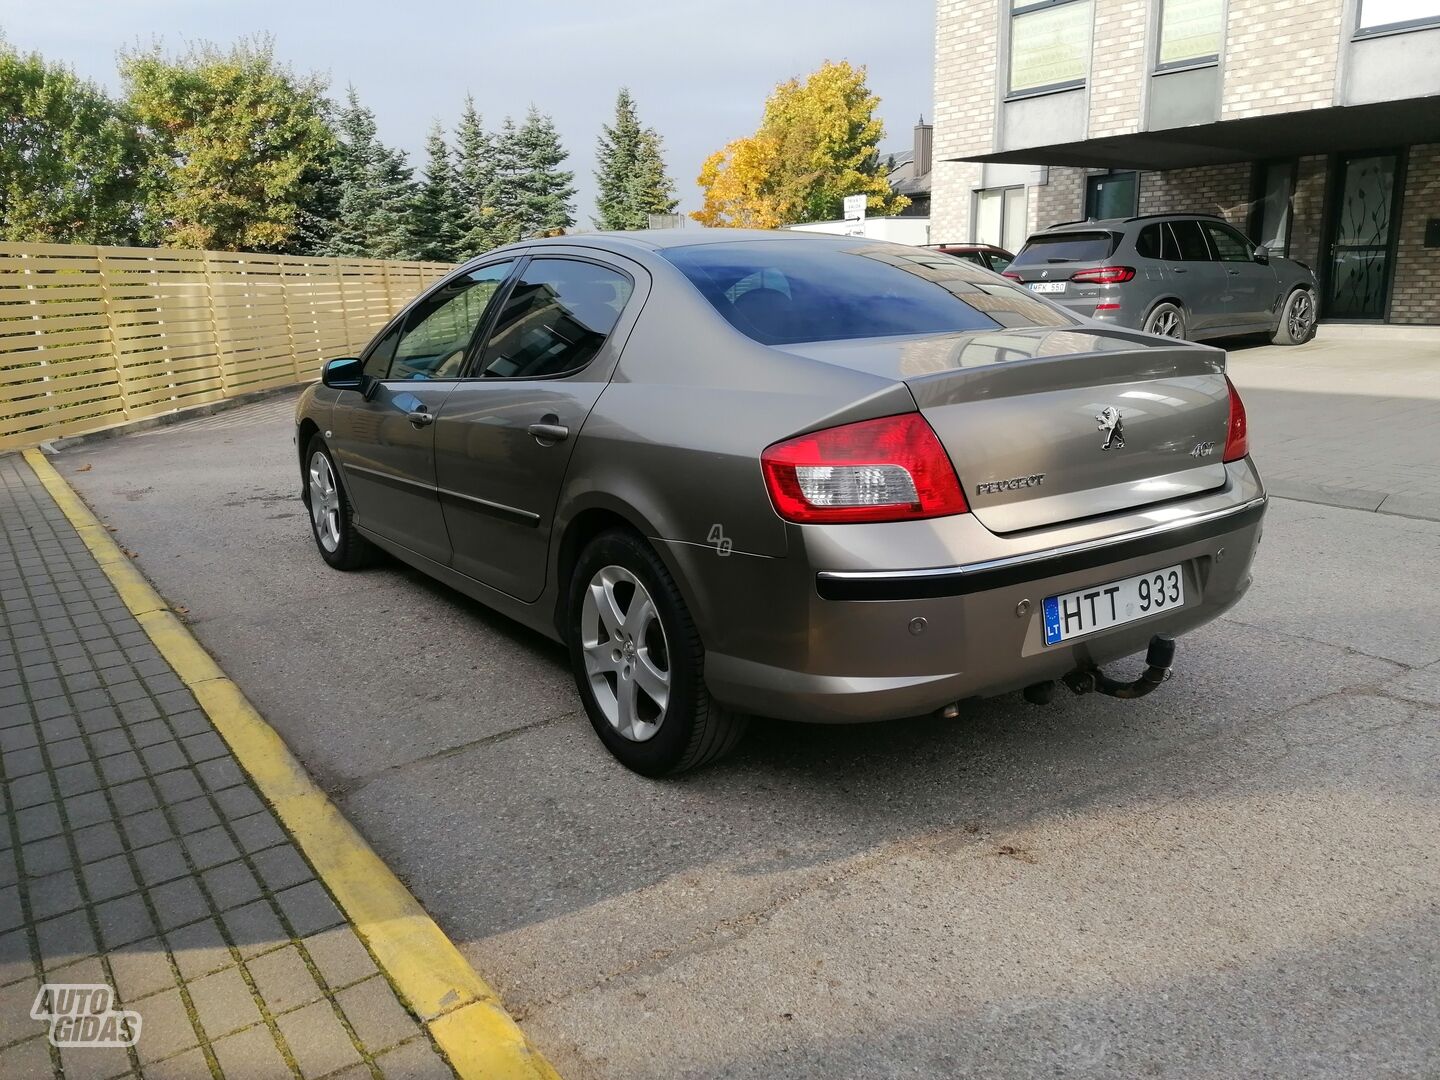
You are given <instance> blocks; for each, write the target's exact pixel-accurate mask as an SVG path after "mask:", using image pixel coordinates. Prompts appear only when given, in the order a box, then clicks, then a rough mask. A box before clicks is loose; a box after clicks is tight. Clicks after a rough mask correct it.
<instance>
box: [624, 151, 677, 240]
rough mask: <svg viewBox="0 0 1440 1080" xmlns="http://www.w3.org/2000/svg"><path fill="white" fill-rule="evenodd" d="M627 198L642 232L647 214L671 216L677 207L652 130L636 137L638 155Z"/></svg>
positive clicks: (663, 157)
mask: <svg viewBox="0 0 1440 1080" xmlns="http://www.w3.org/2000/svg"><path fill="white" fill-rule="evenodd" d="M631 198H632V201H633V205H634V206H635V208H636V212H637V213H638V214H639V215H640V218H639V220H640V222H641V224H640V225H638V226H637V228H641V229H643V228H645V227H646V226H648V225H649V224H650V215H651V214H673V213H675V211H676V210H677V209H678V208H679V206H680V200H679V199H677V198H675V181H674V180H671V179H670V176H669V174H668V173H666V171H665V153H664V148H663V146H662V145H661V141H660V134H659V133H658V132H657V131H655V130H654V129H653V128H646V129H645V130H644V131H642V132H641V133H640V152H639V154H638V155H637V156H636V159H635V173H634V176H633V179H632V183H631Z"/></svg>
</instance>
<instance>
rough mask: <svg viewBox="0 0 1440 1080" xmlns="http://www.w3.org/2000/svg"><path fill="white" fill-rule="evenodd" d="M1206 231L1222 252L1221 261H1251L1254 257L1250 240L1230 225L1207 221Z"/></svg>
mask: <svg viewBox="0 0 1440 1080" xmlns="http://www.w3.org/2000/svg"><path fill="white" fill-rule="evenodd" d="M1205 231H1206V232H1207V233H1209V234H1210V242H1211V243H1212V244H1214V245H1215V250H1216V251H1217V252H1219V253H1220V261H1221V262H1250V261H1251V260H1252V259H1253V258H1254V253H1253V252H1252V251H1251V250H1250V244H1249V242H1248V241H1247V240H1246V239H1245V238H1244V237H1243V236H1241V235H1240V234H1239V233H1237V232H1236V231H1235V230H1234V229H1232V228H1230V227H1229V226H1228V225H1221V224H1220V223H1219V222H1214V221H1207V222H1205Z"/></svg>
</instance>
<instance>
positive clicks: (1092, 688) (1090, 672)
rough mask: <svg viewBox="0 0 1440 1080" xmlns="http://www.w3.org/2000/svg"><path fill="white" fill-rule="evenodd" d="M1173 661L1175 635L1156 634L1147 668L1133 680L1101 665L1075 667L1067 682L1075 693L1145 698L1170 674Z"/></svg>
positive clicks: (1152, 641) (1151, 641)
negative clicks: (1108, 671) (1113, 675)
mask: <svg viewBox="0 0 1440 1080" xmlns="http://www.w3.org/2000/svg"><path fill="white" fill-rule="evenodd" d="M1174 663H1175V639H1174V638H1172V637H1167V636H1166V635H1164V634H1156V635H1155V636H1154V637H1152V638H1151V639H1150V647H1149V648H1148V649H1146V650H1145V670H1144V671H1143V672H1142V673H1141V675H1140V678H1138V679H1136V680H1135V681H1134V682H1119V681H1118V680H1116V679H1112V678H1110V676H1108V675H1106V674H1105V673H1104V672H1103V671H1101V670H1100V669H1099V668H1088V669H1085V670H1076V671H1072V672H1070V674H1069V675H1066V676H1065V678H1064V682H1065V685H1066V686H1068V687H1069V688H1070V689H1071V690H1072V691H1073V692H1075V693H1076V694H1092V693H1099V694H1106V695H1108V696H1110V697H1113V698H1122V699H1124V700H1130V699H1133V698H1142V697H1144V696H1145V695H1146V694H1148V693H1150V691H1152V690H1154V689H1155V688H1156V687H1157V686H1159V685H1160V684H1161V683H1163V682H1164V681H1165V680H1166V679H1168V678H1169V677H1170V666H1171V665H1172V664H1174Z"/></svg>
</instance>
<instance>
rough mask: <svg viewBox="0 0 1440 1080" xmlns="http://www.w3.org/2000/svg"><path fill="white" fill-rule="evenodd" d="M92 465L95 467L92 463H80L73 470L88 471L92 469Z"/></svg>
mask: <svg viewBox="0 0 1440 1080" xmlns="http://www.w3.org/2000/svg"><path fill="white" fill-rule="evenodd" d="M94 467H95V466H94V465H81V466H80V467H79V468H78V469H76V470H75V471H76V472H89V471H90V470H91V469H93V468H94Z"/></svg>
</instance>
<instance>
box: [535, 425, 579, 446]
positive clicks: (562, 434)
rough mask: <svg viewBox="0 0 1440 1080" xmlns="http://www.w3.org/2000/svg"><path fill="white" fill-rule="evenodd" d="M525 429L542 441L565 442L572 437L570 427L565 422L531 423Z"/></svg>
mask: <svg viewBox="0 0 1440 1080" xmlns="http://www.w3.org/2000/svg"><path fill="white" fill-rule="evenodd" d="M525 430H526V431H528V432H530V434H531V435H534V436H535V438H536V439H538V440H539V441H540V442H542V443H557V442H563V441H564V440H566V439H568V438H569V437H570V429H569V428H568V427H566V426H565V425H564V424H546V423H540V424H531V425H530V426H529V427H528V428H526V429H525Z"/></svg>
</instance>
